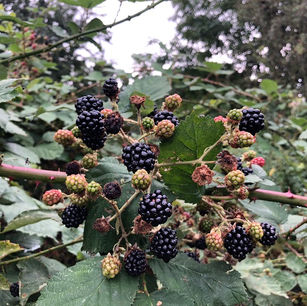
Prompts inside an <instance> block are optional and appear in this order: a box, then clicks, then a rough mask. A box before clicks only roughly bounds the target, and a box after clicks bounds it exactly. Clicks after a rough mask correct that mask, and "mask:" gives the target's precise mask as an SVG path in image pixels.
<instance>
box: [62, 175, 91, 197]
mask: <svg viewBox="0 0 307 306" xmlns="http://www.w3.org/2000/svg"><path fill="white" fill-rule="evenodd" d="M65 184H66V187H67V189H68V190H69V191H71V192H75V193H80V192H82V191H84V190H85V188H86V185H87V182H86V178H85V176H84V175H81V174H72V175H69V176H67V177H66V181H65Z"/></svg>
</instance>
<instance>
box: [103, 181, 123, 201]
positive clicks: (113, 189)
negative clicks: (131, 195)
mask: <svg viewBox="0 0 307 306" xmlns="http://www.w3.org/2000/svg"><path fill="white" fill-rule="evenodd" d="M103 194H104V195H105V197H106V198H107V199H109V200H115V199H117V198H119V197H120V196H121V194H122V190H121V187H120V185H119V184H118V183H117V182H111V183H107V184H105V185H104V187H103Z"/></svg>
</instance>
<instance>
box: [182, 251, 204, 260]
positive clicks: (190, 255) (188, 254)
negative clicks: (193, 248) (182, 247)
mask: <svg viewBox="0 0 307 306" xmlns="http://www.w3.org/2000/svg"><path fill="white" fill-rule="evenodd" d="M184 253H185V254H187V256H189V257H191V258H193V259H194V260H195V261H197V262H200V261H199V258H198V256H197V254H196V253H195V252H190V251H184Z"/></svg>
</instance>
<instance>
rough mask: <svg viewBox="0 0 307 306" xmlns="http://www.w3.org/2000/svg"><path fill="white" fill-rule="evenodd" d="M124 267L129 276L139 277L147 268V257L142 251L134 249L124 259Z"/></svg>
mask: <svg viewBox="0 0 307 306" xmlns="http://www.w3.org/2000/svg"><path fill="white" fill-rule="evenodd" d="M124 267H125V269H126V271H127V273H128V274H129V275H132V276H138V275H140V274H142V273H144V272H145V270H146V267H147V261H146V255H145V253H144V251H142V250H140V249H132V250H131V251H129V252H128V253H127V255H126V256H125V258H124Z"/></svg>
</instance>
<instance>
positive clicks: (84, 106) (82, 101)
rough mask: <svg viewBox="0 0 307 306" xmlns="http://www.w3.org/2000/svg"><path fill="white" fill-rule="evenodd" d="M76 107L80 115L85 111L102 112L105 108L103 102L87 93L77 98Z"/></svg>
mask: <svg viewBox="0 0 307 306" xmlns="http://www.w3.org/2000/svg"><path fill="white" fill-rule="evenodd" d="M75 108H76V112H77V114H78V115H80V114H81V113H82V112H84V111H88V112H90V111H92V110H96V111H98V112H100V111H102V110H103V102H102V101H101V100H100V99H97V98H95V97H93V96H91V95H87V96H83V97H81V98H78V99H77V102H76V104H75Z"/></svg>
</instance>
